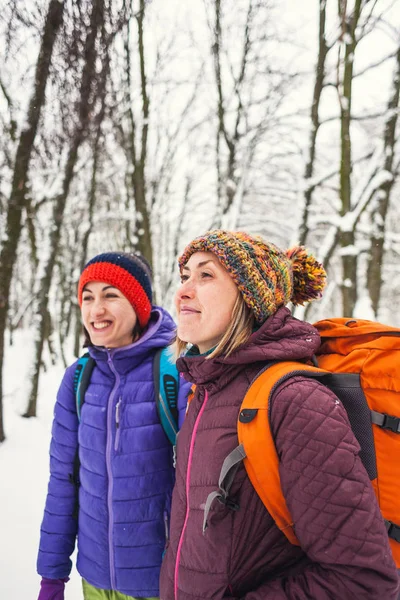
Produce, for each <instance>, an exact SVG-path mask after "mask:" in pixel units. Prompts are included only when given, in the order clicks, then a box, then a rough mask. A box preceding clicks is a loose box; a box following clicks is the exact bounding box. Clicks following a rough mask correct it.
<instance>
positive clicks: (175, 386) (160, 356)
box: [153, 346, 179, 446]
mask: <svg viewBox="0 0 400 600" xmlns="http://www.w3.org/2000/svg"><path fill="white" fill-rule="evenodd" d="M153 381H154V395H155V399H156V406H157V412H158V416H159V419H160V422H161V425H162V428H163V429H164V431H165V434H166V436H167V438H168V439H169V441H170V442H171V444H172V446H175V443H176V435H177V432H178V391H179V372H178V369H177V368H176V364H175V360H174V357H173V355H172V353H171V348H170V347H169V346H166V347H165V348H160V349H159V350H157V352H156V354H155V356H154V361H153Z"/></svg>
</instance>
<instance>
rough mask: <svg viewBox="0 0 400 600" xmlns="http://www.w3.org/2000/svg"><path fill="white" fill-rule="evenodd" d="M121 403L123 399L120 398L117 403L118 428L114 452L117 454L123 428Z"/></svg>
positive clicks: (116, 422)
mask: <svg viewBox="0 0 400 600" xmlns="http://www.w3.org/2000/svg"><path fill="white" fill-rule="evenodd" d="M121 402H122V398H121V396H120V397H119V398H118V402H117V404H116V406H115V427H116V430H117V433H116V434H115V443H114V450H115V451H116V452H117V451H118V449H119V438H120V435H121V427H120V412H121Z"/></svg>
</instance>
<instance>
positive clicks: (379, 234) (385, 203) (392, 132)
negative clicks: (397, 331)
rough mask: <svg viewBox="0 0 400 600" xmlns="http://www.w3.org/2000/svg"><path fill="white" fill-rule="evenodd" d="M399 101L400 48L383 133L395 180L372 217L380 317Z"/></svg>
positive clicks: (373, 292)
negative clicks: (387, 116) (386, 230)
mask: <svg viewBox="0 0 400 600" xmlns="http://www.w3.org/2000/svg"><path fill="white" fill-rule="evenodd" d="M399 98H400V48H399V49H398V50H397V65H396V73H395V76H394V78H393V87H392V92H391V98H390V100H389V102H388V109H387V112H388V115H389V118H388V120H387V122H386V125H385V132H384V165H383V168H384V170H385V171H387V172H388V173H391V174H392V179H389V180H387V181H385V183H383V184H382V185H381V187H380V188H379V190H378V191H379V192H380V193H379V194H378V196H377V199H378V206H377V209H376V211H375V213H374V215H373V221H374V226H373V235H372V237H371V245H370V251H369V261H368V271H367V286H368V291H369V295H370V298H371V303H372V308H373V311H374V313H375V316H376V317H377V318H378V310H379V303H380V300H381V293H382V271H383V259H384V242H385V229H386V218H387V213H388V209H389V201H390V195H391V191H392V187H393V183H394V180H395V173H394V172H393V158H394V151H395V146H396V127H397V122H398V113H399V111H398V108H399Z"/></svg>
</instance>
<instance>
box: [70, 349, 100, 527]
mask: <svg viewBox="0 0 400 600" xmlns="http://www.w3.org/2000/svg"><path fill="white" fill-rule="evenodd" d="M95 364H96V361H95V360H94V359H93V358H92V357H91V356H90V355H89V353H88V352H87V353H86V354H84V355H83V356H81V357H80V358H79V360H78V363H77V365H76V369H75V373H74V394H75V404H76V414H77V415H78V420H79V422H80V421H81V410H82V405H83V403H84V402H85V392H86V390H87V388H88V385H89V382H90V377H91V375H92V371H93V368H94V366H95ZM80 466H81V463H80V460H79V448H78V449H77V450H76V453H75V457H74V470H73V473H71V475H70V480H71V483H72V484H73V485H74V486H75V494H76V499H75V507H74V512H73V517H74V518H75V519H77V518H78V513H79V471H80Z"/></svg>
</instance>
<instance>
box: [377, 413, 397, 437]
mask: <svg viewBox="0 0 400 600" xmlns="http://www.w3.org/2000/svg"><path fill="white" fill-rule="evenodd" d="M383 416H384V419H383V423H382V425H381V427H382V429H389V430H390V431H393V433H399V424H400V418H399V417H392V416H391V415H383Z"/></svg>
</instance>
